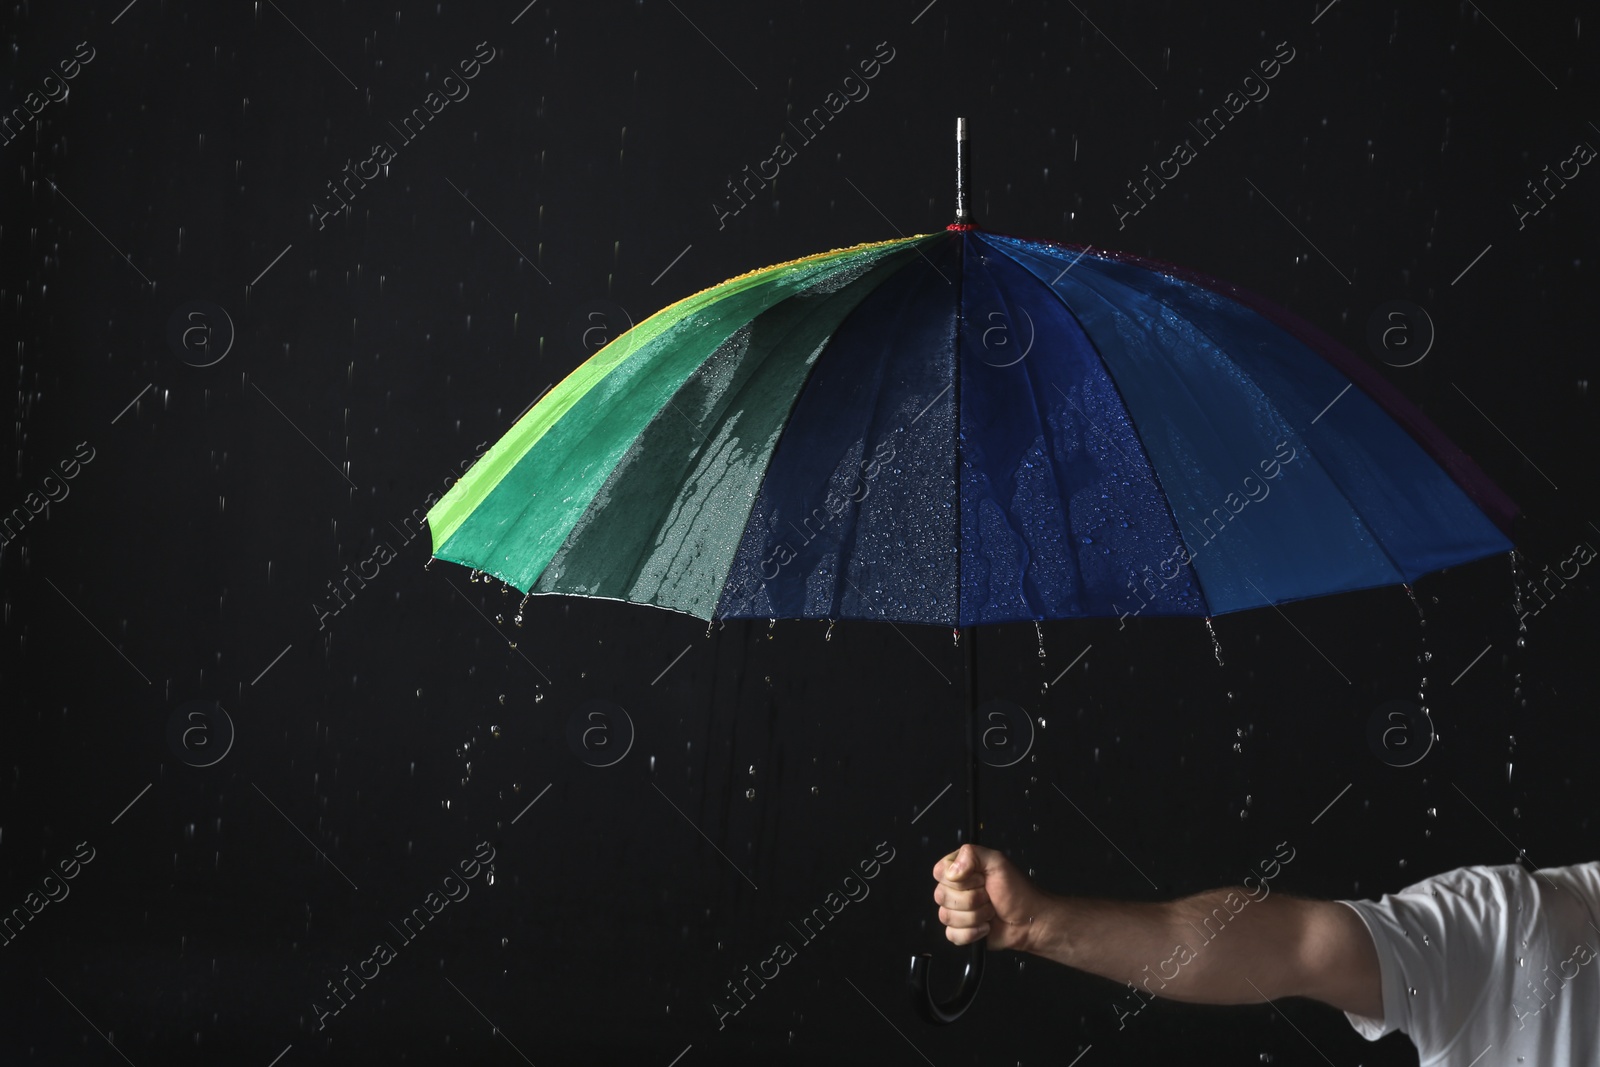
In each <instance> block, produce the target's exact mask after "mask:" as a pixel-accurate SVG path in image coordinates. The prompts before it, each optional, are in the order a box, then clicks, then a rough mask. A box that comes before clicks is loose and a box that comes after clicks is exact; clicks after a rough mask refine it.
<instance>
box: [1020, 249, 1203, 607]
mask: <svg viewBox="0 0 1600 1067" xmlns="http://www.w3.org/2000/svg"><path fill="white" fill-rule="evenodd" d="M1010 240H1018V238H1010ZM989 246H990V248H995V250H998V251H1000V253H1002V254H1005V256H1006V258H1008V259H1011V261H1013V262H1016V264H1018V266H1019V267H1022V269H1024V270H1027V274H1029V275H1030V277H1034V278H1037V280H1038V282H1043V278H1038V275H1035V274H1034V272H1032V269H1029V266H1027V264H1026V262H1022V261H1021V259H1018V258H1016V256H1014V254H1011V251H1010V250H1008V248H1006V246H1005V245H1003V243H994V242H989ZM1085 251H1086V248H1085ZM1080 259H1083V253H1078V256H1077V259H1074V261H1072V267H1075V266H1077V264H1078V261H1080ZM1069 269H1070V267H1069ZM1066 274H1067V272H1066V270H1062V272H1061V274H1058V275H1056V282H1059V280H1061V278H1062V277H1066ZM1045 288H1046V290H1048V291H1050V293H1051V296H1054V298H1056V299H1058V301H1061V306H1062V309H1066V312H1067V315H1070V317H1072V322H1074V323H1077V325H1078V330H1082V333H1083V341H1085V344H1088V346H1090V350H1091V352H1093V354H1094V358H1096V362H1098V363H1099V366H1101V371H1102V373H1104V374H1106V382H1107V384H1109V386H1110V389H1112V390H1114V392H1115V394H1117V400H1118V403H1120V405H1122V410H1123V413H1125V414H1126V418H1128V429H1130V432H1131V434H1133V438H1134V440H1136V442H1138V443H1139V448H1141V451H1142V453H1144V469H1146V470H1149V474H1150V480H1152V482H1154V483H1155V488H1157V491H1158V498H1160V502H1162V509H1163V510H1165V512H1166V518H1168V520H1171V530H1173V534H1176V536H1178V539H1179V542H1181V544H1182V545H1186V549H1187V544H1189V539H1187V537H1186V536H1184V534H1182V528H1181V526H1179V525H1178V512H1174V510H1173V499H1171V496H1170V494H1168V493H1166V486H1165V485H1163V483H1162V472H1160V470H1157V469H1155V461H1154V459H1150V451H1149V450H1147V448H1144V438H1142V437H1141V435H1139V427H1138V426H1136V424H1134V421H1133V414H1131V413H1130V411H1128V398H1126V397H1125V395H1123V392H1122V386H1118V384H1117V376H1115V374H1112V373H1110V365H1109V363H1107V362H1106V357H1104V354H1101V349H1099V346H1098V344H1094V338H1091V336H1090V331H1088V330H1083V325H1082V320H1080V318H1078V314H1077V310H1074V307H1072V304H1069V302H1067V298H1066V296H1064V294H1062V293H1061V291H1059V290H1056V283H1054V282H1051V283H1050V285H1046V286H1045ZM1091 291H1093V290H1091ZM1102 299H1104V298H1102ZM1085 418H1088V416H1086V414H1085ZM1102 432H1106V430H1102ZM1106 435H1107V438H1110V434H1109V432H1106ZM1112 443H1114V445H1115V442H1112ZM1117 451H1118V453H1120V451H1122V450H1120V448H1118V450H1117ZM1130 462H1131V461H1130ZM1184 566H1186V568H1187V569H1189V574H1190V576H1192V577H1194V582H1195V589H1197V590H1200V606H1202V608H1203V609H1205V613H1206V617H1210V614H1211V598H1210V597H1208V595H1206V584H1205V581H1203V579H1202V577H1200V568H1197V566H1195V565H1194V561H1192V560H1190V561H1189V563H1186V565H1184ZM1136 595H1138V593H1136ZM1141 600H1142V598H1141ZM1112 609H1115V601H1112Z"/></svg>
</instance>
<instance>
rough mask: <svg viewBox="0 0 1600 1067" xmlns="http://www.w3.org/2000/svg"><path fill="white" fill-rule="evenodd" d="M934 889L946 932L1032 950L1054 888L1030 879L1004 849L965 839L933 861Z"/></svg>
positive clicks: (962, 941) (964, 941)
mask: <svg viewBox="0 0 1600 1067" xmlns="http://www.w3.org/2000/svg"><path fill="white" fill-rule="evenodd" d="M933 877H934V880H935V881H937V882H938V883H939V884H938V886H937V887H935V889H934V891H933V900H934V903H936V904H938V905H940V907H939V921H940V922H942V923H944V925H945V931H944V936H945V937H946V938H948V939H949V940H950V941H951V942H952V943H953V944H957V945H970V944H971V943H972V942H974V941H978V940H981V939H983V938H985V937H987V938H988V939H989V947H990V948H996V949H1002V948H1010V949H1016V950H1017V951H1018V952H1028V951H1031V950H1032V947H1033V945H1034V943H1035V939H1036V936H1037V934H1038V932H1039V926H1038V925H1037V924H1036V923H1035V918H1036V917H1037V918H1038V919H1041V920H1042V919H1043V917H1044V912H1045V910H1046V907H1047V906H1048V904H1049V902H1050V899H1051V897H1050V894H1049V893H1046V892H1044V891H1043V890H1041V889H1039V888H1038V887H1037V886H1035V885H1034V884H1033V883H1032V882H1030V881H1028V879H1027V877H1026V876H1024V875H1023V873H1022V872H1021V871H1019V870H1017V869H1016V868H1015V867H1013V866H1012V865H1011V861H1009V860H1007V859H1006V858H1005V856H1004V855H1002V854H1001V853H999V852H996V851H995V850H994V849H992V848H984V847H983V846H982V845H962V846H961V847H960V848H959V849H957V850H956V851H954V852H952V853H950V855H948V856H946V857H944V858H943V859H941V860H940V861H939V862H938V863H935V864H934V865H933Z"/></svg>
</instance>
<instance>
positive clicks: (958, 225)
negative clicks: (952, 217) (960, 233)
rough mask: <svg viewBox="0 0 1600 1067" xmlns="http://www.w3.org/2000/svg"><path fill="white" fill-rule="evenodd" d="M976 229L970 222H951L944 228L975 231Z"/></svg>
mask: <svg viewBox="0 0 1600 1067" xmlns="http://www.w3.org/2000/svg"><path fill="white" fill-rule="evenodd" d="M977 228H978V227H977V226H976V225H975V224H974V223H970V222H952V223H951V224H950V225H948V226H946V227H945V229H947V230H976V229H977Z"/></svg>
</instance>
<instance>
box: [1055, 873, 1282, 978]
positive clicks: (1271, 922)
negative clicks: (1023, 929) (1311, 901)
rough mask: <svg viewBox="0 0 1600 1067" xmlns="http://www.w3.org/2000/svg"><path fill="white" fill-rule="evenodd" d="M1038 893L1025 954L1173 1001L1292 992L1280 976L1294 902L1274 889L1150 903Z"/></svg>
mask: <svg viewBox="0 0 1600 1067" xmlns="http://www.w3.org/2000/svg"><path fill="white" fill-rule="evenodd" d="M1262 889H1265V887H1264V886H1263V887H1262ZM1047 901H1048V903H1047V904H1046V906H1045V908H1044V911H1043V913H1042V914H1040V915H1038V916H1036V917H1035V920H1034V921H1035V923H1036V924H1038V925H1039V927H1040V928H1039V931H1038V933H1037V935H1036V939H1035V941H1034V943H1033V945H1031V946H1030V949H1029V951H1031V952H1033V953H1034V954H1035V955H1039V956H1042V957H1044V958H1046V959H1050V960H1055V961H1056V962H1057V963H1063V964H1066V965H1067V966H1069V967H1074V968H1076V969H1078V970H1081V971H1088V972H1089V973H1091V974H1097V975H1100V976H1101V977H1102V978H1109V979H1111V980H1112V981H1114V982H1119V983H1124V984H1126V983H1132V984H1133V985H1134V986H1135V987H1136V988H1137V989H1138V990H1139V991H1141V992H1143V993H1146V994H1148V995H1153V996H1162V997H1167V998H1170V999H1173V1000H1186V1001H1195V1002H1199V1003H1205V1004H1247V1003H1259V1002H1260V1001H1261V1000H1262V999H1264V998H1265V999H1273V998H1276V997H1279V996H1287V995H1292V994H1294V993H1295V992H1296V990H1294V989H1291V988H1288V983H1289V981H1290V977H1291V975H1292V974H1293V973H1294V969H1293V964H1294V953H1295V952H1296V951H1298V948H1299V946H1298V945H1296V944H1295V943H1294V942H1295V937H1294V935H1293V931H1294V930H1295V928H1296V927H1295V924H1294V923H1293V922H1292V921H1291V920H1292V918H1293V910H1294V909H1295V908H1296V907H1297V906H1299V904H1300V902H1299V901H1297V900H1295V899H1293V898H1290V897H1286V896H1284V895H1283V894H1270V895H1262V894H1258V895H1257V896H1256V897H1252V896H1251V894H1250V893H1249V892H1247V891H1246V890H1245V889H1243V888H1239V887H1235V888H1226V889H1213V890H1210V891H1208V892H1205V893H1198V894H1195V895H1194V896H1190V897H1185V898H1183V899H1181V900H1174V901H1169V902H1164V903H1157V904H1136V903H1126V902H1121V901H1111V900H1093V899H1088V898H1083V897H1062V896H1054V895H1051V896H1049V897H1048V898H1047Z"/></svg>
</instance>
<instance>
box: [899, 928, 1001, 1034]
mask: <svg viewBox="0 0 1600 1067" xmlns="http://www.w3.org/2000/svg"><path fill="white" fill-rule="evenodd" d="M970 947H971V954H970V955H969V956H968V957H967V965H966V968H965V969H963V970H962V972H961V985H960V987H959V988H957V989H956V991H955V995H954V996H952V997H951V998H950V999H949V1000H947V1001H944V1002H943V1003H940V1002H938V1001H936V1000H934V999H933V991H932V990H931V989H929V988H928V966H929V964H930V963H931V962H932V961H933V956H932V954H931V953H927V952H922V953H919V954H917V955H915V956H912V957H911V982H910V987H911V1006H912V1007H913V1008H915V1009H916V1012H917V1015H918V1016H919V1017H920V1018H921V1019H922V1021H923V1022H925V1023H929V1024H931V1025H933V1026H945V1025H947V1024H949V1023H953V1022H955V1021H956V1020H957V1019H959V1018H961V1016H962V1013H963V1012H965V1011H966V1010H967V1009H968V1008H970V1007H971V1006H972V1001H973V1000H974V998H976V997H977V995H978V985H979V983H981V982H982V981H983V960H984V956H985V952H984V948H985V945H984V942H982V941H974V942H973V943H972V945H971V946H970Z"/></svg>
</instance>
